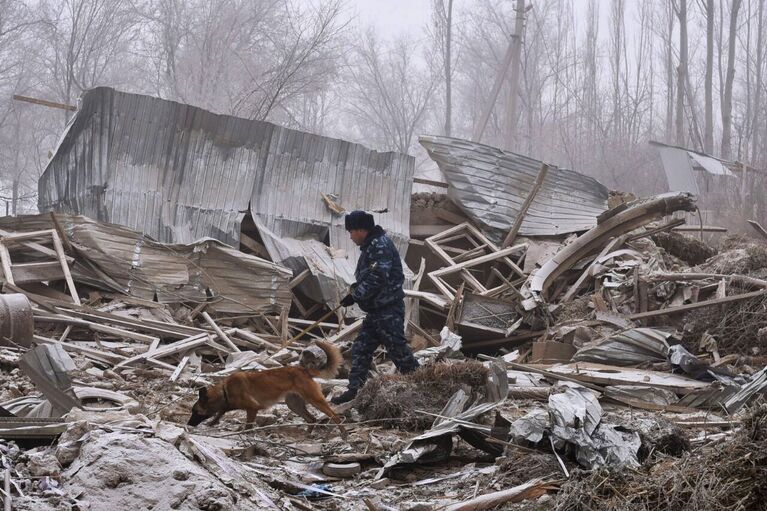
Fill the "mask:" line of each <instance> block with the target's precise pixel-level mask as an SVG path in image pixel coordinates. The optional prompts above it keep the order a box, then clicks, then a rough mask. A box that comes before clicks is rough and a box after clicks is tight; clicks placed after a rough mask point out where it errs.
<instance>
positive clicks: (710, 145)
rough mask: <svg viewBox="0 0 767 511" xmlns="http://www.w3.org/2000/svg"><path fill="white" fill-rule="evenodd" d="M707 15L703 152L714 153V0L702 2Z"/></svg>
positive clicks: (703, 0)
mask: <svg viewBox="0 0 767 511" xmlns="http://www.w3.org/2000/svg"><path fill="white" fill-rule="evenodd" d="M701 1H702V3H703V4H704V7H705V15H706V77H705V79H704V81H705V82H704V86H705V99H704V103H705V128H704V129H705V135H704V137H703V150H704V151H705V152H707V153H709V154H712V153H713V152H714V18H715V16H716V12H715V9H716V5H715V3H714V0H701Z"/></svg>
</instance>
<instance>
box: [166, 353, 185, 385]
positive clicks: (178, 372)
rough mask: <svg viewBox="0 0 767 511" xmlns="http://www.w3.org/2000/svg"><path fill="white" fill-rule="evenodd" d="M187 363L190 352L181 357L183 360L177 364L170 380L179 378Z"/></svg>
mask: <svg viewBox="0 0 767 511" xmlns="http://www.w3.org/2000/svg"><path fill="white" fill-rule="evenodd" d="M187 363H189V354H186V355H184V356H183V357H182V358H181V362H179V363H178V366H176V369H175V370H174V371H173V374H171V375H170V381H176V380H178V377H179V376H181V371H183V370H184V367H186V364H187Z"/></svg>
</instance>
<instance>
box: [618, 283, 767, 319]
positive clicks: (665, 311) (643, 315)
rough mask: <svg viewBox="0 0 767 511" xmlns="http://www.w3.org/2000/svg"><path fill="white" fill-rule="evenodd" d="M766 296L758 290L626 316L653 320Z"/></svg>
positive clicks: (765, 290) (762, 290)
mask: <svg viewBox="0 0 767 511" xmlns="http://www.w3.org/2000/svg"><path fill="white" fill-rule="evenodd" d="M765 295H767V289H760V290H759V291H752V292H750V293H743V294H739V295H733V296H727V297H725V298H715V299H713V300H706V301H703V302H698V303H688V304H686V305H679V306H676V307H668V308H665V309H658V310H654V311H648V312H640V313H637V314H629V315H627V316H626V318H628V319H632V320H637V319H645V318H654V317H657V316H665V315H666V314H678V313H680V312H687V311H690V310H695V309H701V308H703V307H711V306H714V305H722V304H725V303H733V302H738V301H742V300H748V299H750V298H756V297H759V296H765Z"/></svg>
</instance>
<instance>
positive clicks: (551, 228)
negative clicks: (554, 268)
mask: <svg viewBox="0 0 767 511" xmlns="http://www.w3.org/2000/svg"><path fill="white" fill-rule="evenodd" d="M419 141H420V143H421V145H423V146H424V147H425V148H426V150H427V151H428V153H429V156H430V157H431V158H432V159H433V160H434V161H435V162H436V163H437V165H439V168H440V170H442V172H443V173H444V174H445V178H446V179H447V182H448V184H449V185H450V187H449V188H448V195H449V196H450V198H451V199H453V201H454V202H455V203H456V204H457V205H458V206H459V207H460V208H461V209H462V210H463V211H464V212H465V213H466V214H467V215H469V217H470V218H471V219H472V220H474V221H475V222H476V223H477V224H478V225H479V226H480V227H481V228H482V229H483V230H484V231H485V232H486V233H487V234H488V236H489V237H490V238H491V239H493V240H494V241H500V240H502V239H503V238H504V236H505V235H506V233H507V232H508V230H509V228H510V227H511V225H512V223H513V222H514V219H515V218H516V216H517V214H518V213H519V210H520V208H521V206H522V204H523V203H524V202H525V199H526V198H527V196H528V195H529V193H530V190H531V189H532V187H533V183H534V182H535V180H536V177H537V175H538V171H539V170H540V168H541V162H540V161H538V160H535V159H533V158H529V157H527V156H522V155H519V154H515V153H511V152H508V151H502V150H500V149H498V148H495V147H491V146H487V145H484V144H477V143H475V142H471V141H468V140H462V139H457V138H450V137H438V136H422V137H420V138H419ZM607 197H608V190H607V188H606V187H605V186H604V185H602V184H601V183H599V182H598V181H597V180H595V179H593V178H591V177H588V176H585V175H583V174H579V173H578V172H573V171H571V170H564V169H559V168H556V167H553V166H550V167H549V172H548V174H547V176H546V179H545V180H544V182H543V185H542V187H541V189H540V190H539V192H538V194H537V195H536V196H535V199H534V200H533V202H532V204H531V206H530V209H529V210H528V212H527V214H526V215H525V218H524V221H523V222H522V226H521V228H520V231H519V233H520V234H521V235H524V236H550V235H557V234H565V233H570V232H576V231H584V230H587V229H590V228H592V227H594V226H595V225H596V223H597V220H596V217H597V216H598V215H599V214H601V213H602V212H604V211H605V210H606V209H607Z"/></svg>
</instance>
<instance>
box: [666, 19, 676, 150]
mask: <svg viewBox="0 0 767 511" xmlns="http://www.w3.org/2000/svg"><path fill="white" fill-rule="evenodd" d="M666 15H667V22H668V25H667V26H666V33H665V34H664V39H665V41H664V42H665V44H666V91H667V92H666V141H668V142H671V140H672V138H671V137H672V135H671V133H672V132H673V130H674V128H673V126H674V48H673V44H672V42H671V38H672V36H673V33H674V12H673V9H672V7H671V6H670V5H669V6H668V10H667V11H666Z"/></svg>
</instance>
